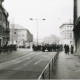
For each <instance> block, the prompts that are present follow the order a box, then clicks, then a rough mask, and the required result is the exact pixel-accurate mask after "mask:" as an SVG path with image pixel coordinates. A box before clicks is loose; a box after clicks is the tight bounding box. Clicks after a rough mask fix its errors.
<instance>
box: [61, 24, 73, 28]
mask: <svg viewBox="0 0 80 80" xmlns="http://www.w3.org/2000/svg"><path fill="white" fill-rule="evenodd" d="M64 25H73V24H72V23H65V24H62V25H61V26H60V27H59V28H61V27H63V26H64Z"/></svg>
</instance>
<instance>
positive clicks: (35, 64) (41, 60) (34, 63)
mask: <svg viewBox="0 0 80 80" xmlns="http://www.w3.org/2000/svg"><path fill="white" fill-rule="evenodd" d="M43 60H49V59H41V60H39V61H37V62H36V63H34V65H36V64H38V63H39V62H41V61H43Z"/></svg>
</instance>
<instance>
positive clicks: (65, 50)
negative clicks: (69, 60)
mask: <svg viewBox="0 0 80 80" xmlns="http://www.w3.org/2000/svg"><path fill="white" fill-rule="evenodd" d="M66 47H67V45H66V44H65V45H64V52H65V53H67V48H66Z"/></svg>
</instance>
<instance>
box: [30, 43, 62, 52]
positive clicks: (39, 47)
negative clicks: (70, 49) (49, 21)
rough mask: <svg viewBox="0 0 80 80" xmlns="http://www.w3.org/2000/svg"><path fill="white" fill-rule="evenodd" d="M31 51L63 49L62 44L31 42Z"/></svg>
mask: <svg viewBox="0 0 80 80" xmlns="http://www.w3.org/2000/svg"><path fill="white" fill-rule="evenodd" d="M32 48H33V51H43V52H45V51H49V52H51V51H57V50H61V51H62V50H63V46H62V45H57V44H45V45H34V44H33V47H32Z"/></svg>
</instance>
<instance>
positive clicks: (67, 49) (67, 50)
mask: <svg viewBox="0 0 80 80" xmlns="http://www.w3.org/2000/svg"><path fill="white" fill-rule="evenodd" d="M66 53H67V54H68V55H69V45H67V46H66Z"/></svg>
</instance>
